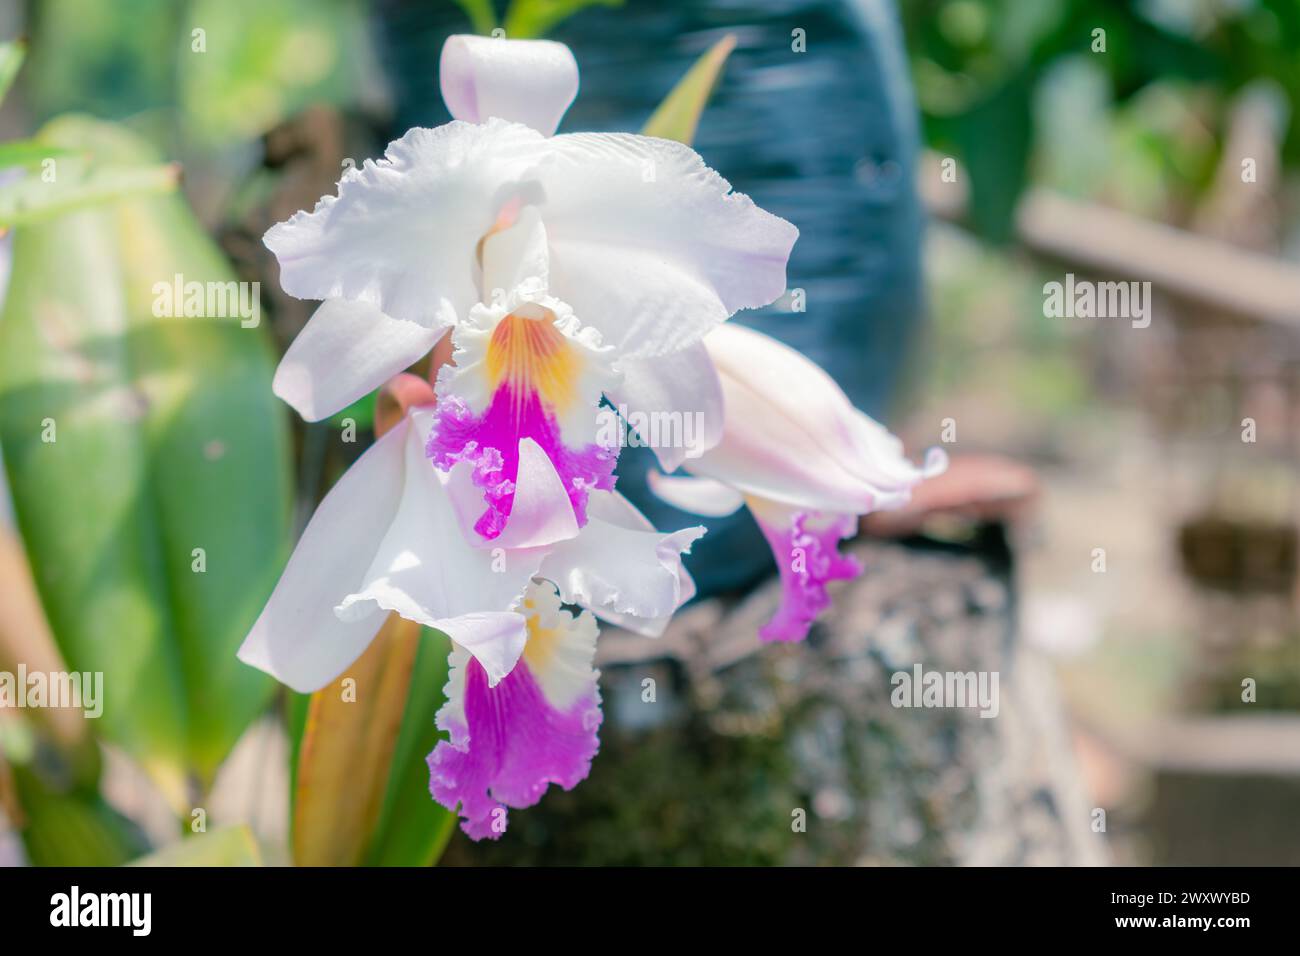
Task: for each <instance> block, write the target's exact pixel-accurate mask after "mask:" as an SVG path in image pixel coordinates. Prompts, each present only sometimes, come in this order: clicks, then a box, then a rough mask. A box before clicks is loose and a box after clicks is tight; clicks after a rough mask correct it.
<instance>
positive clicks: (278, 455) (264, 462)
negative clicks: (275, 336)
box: [0, 117, 289, 808]
mask: <svg viewBox="0 0 1300 956" xmlns="http://www.w3.org/2000/svg"><path fill="white" fill-rule="evenodd" d="M38 139H39V140H40V141H42V142H48V143H50V144H51V145H53V146H56V147H63V148H66V149H74V150H79V151H84V152H86V153H88V154H90V155H91V156H92V157H94V159H95V161H97V162H103V163H106V164H122V165H130V164H143V163H148V162H151V161H153V160H154V156H153V154H152V151H151V150H150V149H149V148H148V147H147V146H145V145H144V144H143V143H142V142H141V141H140V140H139V139H138V138H136V137H134V136H132V135H130V134H128V133H126V132H125V131H123V130H122V129H121V128H119V127H116V126H114V125H112V124H107V123H101V122H98V121H94V120H89V119H84V118H76V117H68V118H63V119H59V120H56V121H54V122H53V123H51V124H49V125H48V126H47V127H46V128H45V129H44V130H43V131H42V133H41V134H40V136H39V137H38ZM176 274H181V275H183V276H184V277H185V278H186V280H187V281H199V282H208V281H214V282H222V283H225V282H230V281H233V280H234V278H235V277H234V276H233V275H232V274H231V272H230V269H229V266H228V265H227V263H226V262H225V260H224V258H222V257H221V255H220V254H219V253H218V251H217V250H216V248H215V247H214V246H213V245H212V243H211V241H210V240H209V239H208V238H207V237H206V236H205V235H204V233H203V232H202V230H201V229H200V228H199V227H198V225H197V224H196V223H195V222H194V220H193V218H192V215H191V214H190V212H189V211H188V209H187V207H186V206H185V204H184V202H183V200H181V199H180V198H179V197H175V196H165V197H152V198H137V199H131V200H127V201H121V202H117V203H113V204H111V205H105V206H103V207H100V208H97V209H94V210H88V211H78V212H75V213H70V214H68V215H64V216H62V217H59V218H57V219H54V220H52V221H50V222H48V223H44V224H41V225H36V226H28V227H23V228H19V229H18V230H16V232H15V236H14V248H13V275H12V279H11V283H10V288H9V293H8V297H7V299H6V302H5V309H4V313H3V317H0V442H3V445H4V449H5V466H6V469H7V473H8V480H9V486H10V489H11V491H12V494H13V499H14V511H15V514H16V517H17V521H18V526H19V529H20V531H21V532H22V535H23V538H24V541H25V542H26V546H27V550H28V554H29V555H30V558H31V563H32V567H33V571H34V572H35V578H36V582H37V586H38V590H39V592H40V595H41V598H42V601H43V604H44V606H45V610H46V613H47V615H48V617H49V619H50V623H51V625H52V628H53V632H54V635H55V638H56V640H57V642H58V645H59V650H60V651H61V652H62V654H63V657H64V658H65V660H66V661H67V663H68V666H69V667H71V668H72V669H74V670H79V671H102V672H103V673H104V684H105V687H106V700H105V707H104V714H103V717H102V718H101V720H100V722H99V724H98V726H97V728H96V729H97V730H98V731H100V732H101V733H102V734H103V735H104V737H105V738H106V739H108V740H111V741H113V742H115V743H117V744H119V745H120V746H122V747H123V748H124V749H125V750H126V751H127V752H128V753H130V754H132V755H133V756H135V757H136V758H137V759H139V760H140V761H141V763H142V764H143V765H144V766H145V767H147V768H148V769H149V770H150V771H152V773H153V774H154V776H155V778H156V779H157V780H158V781H159V782H160V783H161V784H162V785H163V786H164V788H165V789H166V792H167V794H168V796H169V798H170V799H171V802H172V804H173V806H174V807H177V808H181V807H188V805H189V804H188V803H187V802H186V801H187V800H188V799H189V796H190V794H189V793H188V790H189V783H190V782H191V781H192V782H194V783H197V784H198V786H199V787H200V788H205V787H206V786H208V785H209V784H210V783H211V781H212V778H213V776H214V774H215V772H216V769H217V767H218V765H219V764H220V763H221V761H222V760H223V759H224V758H225V756H226V755H227V753H228V752H229V751H230V749H231V747H233V745H234V743H235V741H236V740H237V739H238V737H239V735H240V734H241V733H242V732H243V730H244V729H245V727H246V726H247V725H248V724H249V723H250V722H251V720H252V719H253V718H254V717H255V716H256V715H257V714H258V713H260V712H261V711H262V709H263V708H264V707H265V705H266V703H267V700H268V699H269V695H270V693H271V692H272V690H273V687H274V685H273V683H272V682H271V681H270V680H269V679H268V678H266V677H265V676H264V675H262V674H260V673H258V672H256V671H254V670H252V669H251V668H248V667H246V666H244V665H243V664H241V663H240V662H239V661H238V660H236V658H235V656H234V652H235V649H236V647H237V646H238V644H239V641H240V640H241V639H242V637H243V635H244V634H245V633H246V632H247V629H248V627H249V625H250V624H251V622H252V620H253V619H254V617H255V616H256V613H257V610H258V608H259V607H260V606H261V603H262V601H264V600H265V597H266V595H267V594H268V593H269V591H270V587H271V585H272V583H273V582H274V579H275V576H276V575H277V574H278V572H279V570H280V567H281V561H282V556H283V554H284V545H285V542H286V539H287V536H288V530H289V529H288V521H289V498H288V486H289V471H288V444H287V438H288V436H287V432H286V431H285V428H284V413H283V411H282V409H281V408H280V407H279V405H278V403H276V401H275V400H274V398H273V396H272V395H271V392H270V380H271V371H272V367H273V361H274V359H273V356H272V355H271V351H270V348H269V344H268V341H267V339H266V337H265V329H261V328H259V329H253V328H241V326H240V322H239V320H238V319H237V318H234V319H218V318H160V317H158V316H156V315H155V313H154V304H155V298H156V295H157V293H156V292H155V288H154V287H155V284H156V283H159V282H163V283H167V284H170V283H171V281H172V277H173V276H174V275H176ZM51 439H52V440H51ZM196 548H202V549H203V552H204V554H203V558H202V560H203V562H204V570H203V571H202V573H198V572H197V571H196V565H195V561H196V556H195V551H194V549H196Z"/></svg>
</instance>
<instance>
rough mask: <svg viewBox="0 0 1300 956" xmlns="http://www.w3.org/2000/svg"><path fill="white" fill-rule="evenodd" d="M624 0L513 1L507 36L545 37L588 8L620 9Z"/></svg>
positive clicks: (507, 19) (518, 38)
mask: <svg viewBox="0 0 1300 956" xmlns="http://www.w3.org/2000/svg"><path fill="white" fill-rule="evenodd" d="M622 5H623V0H512V2H511V4H510V8H509V9H508V10H507V11H506V19H505V31H506V36H508V37H510V38H511V39H513V40H522V39H527V38H529V37H540V36H545V35H546V34H547V33H549V32H550V31H551V29H552V28H553V27H555V26H556V25H557V24H558V23H560V21H562V20H567V19H568V18H569V17H571V16H573V15H574V14H575V13H577V12H578V11H580V10H583V9H585V8H586V7H595V6H601V7H619V6H622Z"/></svg>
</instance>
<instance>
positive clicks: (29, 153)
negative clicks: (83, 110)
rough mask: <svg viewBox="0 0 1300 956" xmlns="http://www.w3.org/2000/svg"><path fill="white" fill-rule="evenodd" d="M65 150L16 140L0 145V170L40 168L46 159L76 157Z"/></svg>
mask: <svg viewBox="0 0 1300 956" xmlns="http://www.w3.org/2000/svg"><path fill="white" fill-rule="evenodd" d="M77 155H78V154H77V153H74V152H72V151H71V150H67V149H55V148H53V147H52V146H50V145H49V144H48V143H38V142H37V141H36V140H32V139H16V140H12V141H11V142H8V143H0V169H9V168H11V167H13V166H22V167H23V168H24V169H28V168H32V167H35V166H40V165H41V164H42V163H43V162H45V160H47V159H55V160H57V159H59V158H62V157H69V156H77Z"/></svg>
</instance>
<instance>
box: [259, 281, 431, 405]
mask: <svg viewBox="0 0 1300 956" xmlns="http://www.w3.org/2000/svg"><path fill="white" fill-rule="evenodd" d="M445 331H446V330H445V329H443V328H427V327H425V326H423V325H418V324H417V323H415V322H407V321H404V320H402V319H394V318H392V317H391V316H387V315H385V314H384V313H383V312H381V311H380V310H379V309H377V308H376V307H375V306H373V305H371V304H370V303H368V302H353V301H350V300H348V299H327V300H326V301H324V302H322V303H321V304H320V307H319V308H317V309H316V312H315V314H313V315H312V317H311V319H310V320H309V321H308V322H307V324H306V325H305V326H304V327H303V330H302V331H301V332H299V333H298V337H297V338H296V339H294V340H293V344H291V345H290V346H289V350H288V351H287V352H286V353H285V355H284V358H283V359H281V361H280V367H279V368H277V369H276V370H275V380H274V382H273V383H272V385H271V388H272V390H273V391H274V392H275V394H276V395H278V396H280V398H282V399H284V401H286V402H288V403H289V404H290V405H292V406H293V407H294V409H295V410H297V412H298V414H300V415H301V416H302V417H303V418H305V419H306V420H307V421H309V422H315V421H320V420H321V419H322V418H328V417H329V416H330V415H333V414H334V413H335V412H337V411H339V410H341V409H343V408H346V407H347V406H349V405H351V404H352V403H353V402H355V401H356V400H357V399H359V398H361V397H362V396H364V395H367V394H369V393H370V392H372V391H374V390H375V389H376V388H378V387H379V386H380V385H383V384H384V382H386V381H388V379H390V378H392V377H393V376H394V375H396V374H398V373H399V372H401V371H402V370H403V369H405V368H406V367H407V366H409V365H412V364H414V363H415V362H417V361H419V360H420V359H421V358H423V357H424V356H425V355H426V354H427V353H428V351H429V350H430V349H431V348H433V346H434V345H435V344H437V341H438V339H439V338H440V337H441V336H442V335H443V334H444V333H445Z"/></svg>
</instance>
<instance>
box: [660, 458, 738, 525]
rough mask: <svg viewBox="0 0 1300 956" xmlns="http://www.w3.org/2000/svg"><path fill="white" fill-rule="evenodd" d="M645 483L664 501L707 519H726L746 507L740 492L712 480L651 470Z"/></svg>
mask: <svg viewBox="0 0 1300 956" xmlns="http://www.w3.org/2000/svg"><path fill="white" fill-rule="evenodd" d="M646 482H647V484H649V485H650V490H651V491H653V492H654V494H655V497H657V498H659V499H660V500H661V501H666V502H667V503H668V504H670V505H672V506H673V507H674V508H680V509H681V510H682V511H689V512H690V513H691V514H697V515H704V516H705V517H706V518H725V517H726V516H727V515H729V514H735V513H736V512H737V511H739V510H740V508H741V507H742V506H743V505H744V504H745V497H744V495H742V494H741V493H740V492H739V491H737V490H736V489H735V488H733V487H731V485H727V484H723V483H722V482H720V481H715V480H713V479H712V478H690V477H686V476H684V475H665V474H661V473H660V472H657V471H654V470H651V471H648V472H646Z"/></svg>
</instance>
